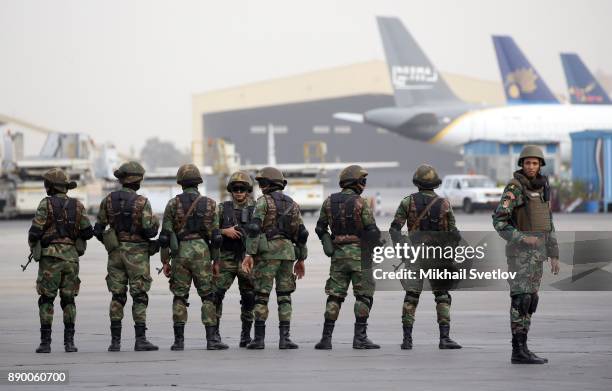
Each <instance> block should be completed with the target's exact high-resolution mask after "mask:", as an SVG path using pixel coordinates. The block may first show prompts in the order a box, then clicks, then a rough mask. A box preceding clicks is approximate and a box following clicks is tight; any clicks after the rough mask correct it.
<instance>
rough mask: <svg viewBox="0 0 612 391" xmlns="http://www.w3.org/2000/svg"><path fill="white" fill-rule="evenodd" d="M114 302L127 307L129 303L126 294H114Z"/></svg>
mask: <svg viewBox="0 0 612 391" xmlns="http://www.w3.org/2000/svg"><path fill="white" fill-rule="evenodd" d="M113 301H116V302H117V303H119V304H121V305H122V306H125V303H126V302H127V294H126V293H113Z"/></svg>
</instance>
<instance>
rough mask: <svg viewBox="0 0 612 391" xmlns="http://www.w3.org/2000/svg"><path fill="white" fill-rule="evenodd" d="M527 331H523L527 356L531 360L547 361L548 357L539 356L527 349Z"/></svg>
mask: <svg viewBox="0 0 612 391" xmlns="http://www.w3.org/2000/svg"><path fill="white" fill-rule="evenodd" d="M527 339H528V338H527V333H525V351H527V353H528V354H529V357H531V358H532V359H533V360H543V361H544V362H543V364H546V363H548V359H547V358H544V357H540V356H538V355H537V354H535V353H534V352H532V351H531V350H529V347H527Z"/></svg>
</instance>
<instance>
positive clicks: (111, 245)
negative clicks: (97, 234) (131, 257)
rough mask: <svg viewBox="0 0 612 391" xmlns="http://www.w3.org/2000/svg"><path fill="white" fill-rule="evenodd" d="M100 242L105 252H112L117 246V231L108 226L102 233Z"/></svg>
mask: <svg viewBox="0 0 612 391" xmlns="http://www.w3.org/2000/svg"><path fill="white" fill-rule="evenodd" d="M102 243H104V248H105V249H106V252H107V253H109V254H110V253H112V252H113V251H115V250H116V249H118V248H119V239H118V238H117V232H116V231H115V230H114V229H113V228H109V229H107V230H106V231H104V233H103V234H102Z"/></svg>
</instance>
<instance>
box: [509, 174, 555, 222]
mask: <svg viewBox="0 0 612 391" xmlns="http://www.w3.org/2000/svg"><path fill="white" fill-rule="evenodd" d="M509 184H512V185H515V186H517V187H518V188H519V189H520V190H521V193H522V194H523V200H524V204H523V205H520V206H518V207H516V208H514V209H513V211H512V223H513V225H514V227H515V228H516V229H518V230H519V231H522V232H550V231H552V221H551V218H550V202H549V201H547V200H544V187H542V188H541V189H538V190H530V189H528V188H527V186H525V185H524V184H523V183H521V181H519V180H518V179H516V178H514V179H512V180H511V181H510V183H509Z"/></svg>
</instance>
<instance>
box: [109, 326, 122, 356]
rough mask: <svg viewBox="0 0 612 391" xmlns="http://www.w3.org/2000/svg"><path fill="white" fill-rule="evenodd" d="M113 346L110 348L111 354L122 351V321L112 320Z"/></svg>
mask: <svg viewBox="0 0 612 391" xmlns="http://www.w3.org/2000/svg"><path fill="white" fill-rule="evenodd" d="M110 331H111V344H110V346H109V347H108V351H109V352H118V351H120V350H121V321H120V320H111V326H110Z"/></svg>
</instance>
